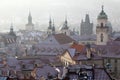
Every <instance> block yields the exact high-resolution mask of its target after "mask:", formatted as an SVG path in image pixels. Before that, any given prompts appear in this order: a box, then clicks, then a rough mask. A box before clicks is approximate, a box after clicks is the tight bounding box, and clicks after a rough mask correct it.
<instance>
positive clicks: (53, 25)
mask: <svg viewBox="0 0 120 80" xmlns="http://www.w3.org/2000/svg"><path fill="white" fill-rule="evenodd" d="M52 30H53V31H54V32H55V25H54V19H53V28H52Z"/></svg>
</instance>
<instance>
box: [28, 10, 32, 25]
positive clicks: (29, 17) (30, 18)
mask: <svg viewBox="0 0 120 80" xmlns="http://www.w3.org/2000/svg"><path fill="white" fill-rule="evenodd" d="M28 23H32V16H31V12H30V11H29V16H28Z"/></svg>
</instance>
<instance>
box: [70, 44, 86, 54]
mask: <svg viewBox="0 0 120 80" xmlns="http://www.w3.org/2000/svg"><path fill="white" fill-rule="evenodd" d="M70 48H74V49H76V51H77V52H82V51H83V49H84V48H85V46H84V45H82V44H78V43H73V44H72V45H71V46H70Z"/></svg>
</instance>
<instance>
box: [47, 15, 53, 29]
mask: <svg viewBox="0 0 120 80" xmlns="http://www.w3.org/2000/svg"><path fill="white" fill-rule="evenodd" d="M51 28H52V21H51V16H50V17H49V27H48V29H51Z"/></svg>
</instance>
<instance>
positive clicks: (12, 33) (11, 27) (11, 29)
mask: <svg viewBox="0 0 120 80" xmlns="http://www.w3.org/2000/svg"><path fill="white" fill-rule="evenodd" d="M9 35H11V36H14V37H16V34H15V33H14V30H13V25H12V23H11V26H10V32H9Z"/></svg>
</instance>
